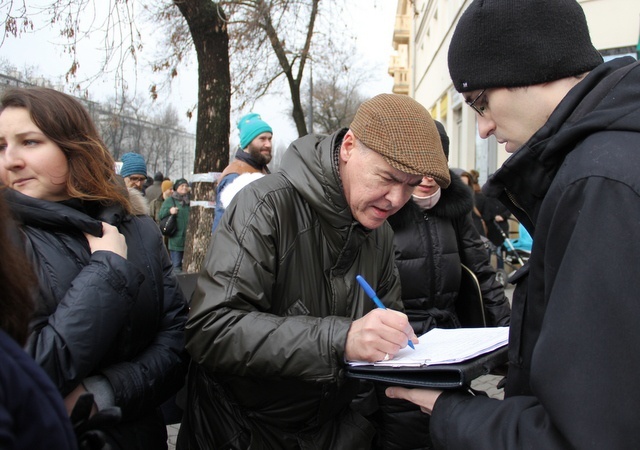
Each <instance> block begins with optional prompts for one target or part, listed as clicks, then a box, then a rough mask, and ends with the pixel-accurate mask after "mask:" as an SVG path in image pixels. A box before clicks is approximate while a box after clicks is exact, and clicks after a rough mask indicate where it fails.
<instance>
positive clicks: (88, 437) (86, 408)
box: [70, 392, 122, 450]
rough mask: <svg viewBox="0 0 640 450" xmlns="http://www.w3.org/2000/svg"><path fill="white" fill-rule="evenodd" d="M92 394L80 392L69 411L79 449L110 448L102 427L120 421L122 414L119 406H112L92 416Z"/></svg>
mask: <svg viewBox="0 0 640 450" xmlns="http://www.w3.org/2000/svg"><path fill="white" fill-rule="evenodd" d="M92 407H93V394H92V393H90V392H87V393H84V394H82V395H81V396H80V397H79V398H78V401H77V402H76V404H75V406H74V407H73V411H71V417H70V419H71V425H72V426H73V430H74V431H75V433H76V438H77V439H78V448H80V450H112V449H113V447H112V446H111V445H110V444H109V443H108V439H107V438H106V434H105V432H104V431H103V429H104V428H106V427H108V426H110V425H114V424H116V423H118V422H120V419H121V417H122V414H121V412H120V408H118V407H117V406H113V407H111V408H105V409H103V410H101V411H98V412H97V413H95V414H94V415H93V416H91V417H90V415H91V408H92Z"/></svg>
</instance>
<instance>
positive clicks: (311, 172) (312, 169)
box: [280, 128, 364, 232]
mask: <svg viewBox="0 0 640 450" xmlns="http://www.w3.org/2000/svg"><path fill="white" fill-rule="evenodd" d="M347 131H348V130H347V129H346V128H344V129H342V130H340V131H337V132H335V133H333V134H331V135H329V136H321V135H307V136H305V137H303V138H300V139H298V140H296V141H294V142H293V143H292V144H291V146H290V147H289V149H288V150H287V153H285V155H284V158H283V163H282V165H281V167H280V171H281V172H282V174H283V175H284V176H285V178H287V179H288V180H289V182H290V183H291V184H292V185H293V186H294V187H295V189H296V190H297V191H298V192H299V193H300V195H301V196H302V197H303V198H304V199H305V201H307V202H308V203H309V204H310V205H311V207H312V208H313V209H314V210H315V211H316V212H317V214H318V216H319V218H320V220H321V222H322V223H323V225H324V226H325V227H326V226H327V225H328V226H330V227H332V228H334V229H336V230H337V231H339V232H345V231H347V230H348V229H349V228H350V227H352V226H360V227H361V228H362V229H364V227H362V225H360V223H359V222H357V221H356V220H355V219H354V218H353V215H352V214H351V209H350V208H349V204H348V203H347V199H346V197H345V196H344V191H343V189H342V181H341V179H340V175H339V173H338V164H337V152H338V149H339V147H340V145H341V144H342V138H343V137H344V135H345V134H346V133H347Z"/></svg>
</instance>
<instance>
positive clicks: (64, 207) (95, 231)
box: [3, 188, 124, 236]
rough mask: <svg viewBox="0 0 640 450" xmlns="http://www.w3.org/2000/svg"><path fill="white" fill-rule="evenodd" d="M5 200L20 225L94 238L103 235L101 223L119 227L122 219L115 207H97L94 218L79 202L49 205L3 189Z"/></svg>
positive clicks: (122, 214) (119, 209)
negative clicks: (71, 230) (87, 234)
mask: <svg viewBox="0 0 640 450" xmlns="http://www.w3.org/2000/svg"><path fill="white" fill-rule="evenodd" d="M3 195H4V198H5V201H6V202H7V203H8V204H9V207H10V208H11V212H12V213H13V215H14V217H15V219H16V220H17V221H18V222H20V223H21V224H23V225H27V226H33V227H37V228H46V229H51V230H56V231H64V232H69V230H70V229H76V230H78V231H81V232H85V233H89V234H92V235H94V236H102V223H101V222H102V221H104V222H107V223H110V224H112V225H118V224H119V223H120V222H121V221H122V219H123V218H124V212H123V210H122V208H121V207H119V206H117V205H114V206H109V207H98V209H97V217H96V218H93V217H91V216H89V215H88V214H87V212H86V210H84V207H83V206H84V205H82V203H81V202H79V201H78V200H70V201H67V202H50V201H47V200H40V199H37V198H33V197H29V196H27V195H24V194H21V193H20V192H18V191H16V190H14V189H10V188H5V189H4V190H3Z"/></svg>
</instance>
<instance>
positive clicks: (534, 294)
mask: <svg viewBox="0 0 640 450" xmlns="http://www.w3.org/2000/svg"><path fill="white" fill-rule="evenodd" d="M639 170H640V63H639V62H635V61H634V60H633V59H632V58H619V59H615V60H613V61H610V62H607V63H604V64H602V65H600V66H598V67H597V68H596V69H594V70H593V71H591V73H590V74H589V75H587V76H586V77H585V78H584V80H582V81H581V82H580V83H578V84H577V85H576V86H575V87H574V88H573V89H572V90H571V91H570V92H569V93H568V94H567V96H566V97H565V98H564V99H563V100H562V102H561V103H560V104H559V105H558V107H557V108H556V110H555V111H554V112H553V113H552V115H551V116H550V118H549V120H548V121H547V123H546V124H545V125H544V126H543V127H542V128H541V129H540V130H538V132H537V133H536V134H534V136H533V137H532V138H531V139H530V140H529V142H527V143H526V144H524V146H523V147H521V148H520V149H518V151H517V152H516V153H514V154H513V155H512V156H511V157H510V158H509V159H508V160H507V161H506V162H505V163H504V165H503V166H502V168H500V169H499V170H498V171H497V172H496V173H495V174H494V176H493V177H492V178H491V179H490V180H489V182H488V184H487V185H486V186H485V192H486V193H487V195H491V196H499V197H500V200H501V201H502V202H503V203H505V204H506V205H508V206H509V209H510V210H511V211H512V212H513V213H514V215H515V216H516V217H517V218H518V220H519V221H520V222H521V223H522V224H523V225H525V227H526V228H527V230H528V231H529V232H530V234H531V235H532V236H533V248H532V250H531V256H530V258H529V261H528V266H526V267H525V268H524V270H522V269H521V272H520V273H519V274H517V275H516V276H519V277H520V278H519V279H518V280H517V286H516V290H515V292H514V298H513V306H512V314H511V328H510V335H509V376H508V377H507V385H506V388H505V399H504V400H503V401H500V400H495V399H489V398H481V397H476V398H473V399H471V398H469V397H468V396H464V395H461V394H459V393H452V392H451V393H445V394H443V395H442V396H440V397H439V398H438V400H437V401H436V403H435V406H434V409H433V415H432V417H431V434H432V436H433V437H434V442H435V443H436V445H437V447H438V448H447V449H454V450H455V449H469V448H474V449H492V450H499V449H516V448H541V449H542V448H544V449H567V448H576V449H604V448H606V449H631V448H640V428H639V427H638V424H639V423H640V408H639V407H638V405H640V391H639V390H638V389H637V384H638V373H640V352H638V351H636V350H635V349H637V348H638V347H639V346H640V327H638V318H639V317H640V300H639V295H640V294H639V293H640V277H639V276H637V272H638V267H639V263H638V261H639V258H640V177H638V171H639ZM514 281H515V280H514Z"/></svg>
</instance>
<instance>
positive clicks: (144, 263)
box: [0, 88, 187, 449]
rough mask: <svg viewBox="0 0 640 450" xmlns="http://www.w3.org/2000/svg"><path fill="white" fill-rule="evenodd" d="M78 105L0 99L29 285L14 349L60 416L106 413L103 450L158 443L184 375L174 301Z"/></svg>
mask: <svg viewBox="0 0 640 450" xmlns="http://www.w3.org/2000/svg"><path fill="white" fill-rule="evenodd" d="M114 167H115V163H114V160H113V157H112V156H111V155H110V154H109V152H108V150H107V148H106V146H105V145H104V143H103V142H102V140H101V138H100V136H99V134H98V131H97V130H96V127H95V125H94V123H93V121H92V120H91V118H90V116H89V115H88V113H87V111H86V109H85V108H84V107H83V106H82V105H81V104H80V103H79V102H78V101H77V100H75V99H74V98H73V97H71V96H68V95H66V94H63V93H60V92H57V91H55V90H52V89H46V88H30V89H12V90H8V91H6V92H5V93H4V95H3V96H2V100H1V101H0V179H1V180H2V182H3V184H5V185H6V186H7V189H5V190H4V197H5V200H6V201H7V202H8V204H9V207H10V208H11V211H12V212H13V214H14V216H15V217H16V219H17V221H18V222H19V226H20V230H21V232H22V233H21V241H22V242H23V245H24V250H25V252H26V253H27V256H28V258H29V260H30V262H31V265H32V267H33V270H34V271H35V274H36V278H37V281H38V283H37V289H35V290H36V292H37V293H36V295H35V311H34V313H33V315H32V318H31V321H30V329H29V337H28V340H27V344H26V348H27V350H28V352H29V353H30V354H31V356H32V357H33V358H34V359H35V360H36V362H37V363H38V364H39V365H40V366H41V367H42V368H43V369H44V370H45V372H46V373H47V374H48V375H49V377H50V378H51V379H52V380H53V382H54V384H55V385H56V387H57V388H58V390H59V391H60V393H61V394H62V396H63V397H64V399H65V404H66V406H67V410H68V411H71V410H72V409H73V407H74V406H75V404H76V401H77V400H78V398H79V397H80V396H81V395H82V394H83V393H85V392H90V393H91V394H93V398H94V404H93V409H92V411H93V412H94V413H95V412H97V411H100V410H103V409H106V408H111V407H114V406H115V407H118V408H120V410H121V412H122V420H121V421H120V422H119V423H117V424H113V425H109V426H107V427H106V428H105V430H104V432H105V434H106V436H107V438H108V441H109V444H110V445H112V447H114V448H123V449H124V448H126V449H129V448H131V449H147V448H148V449H162V448H167V443H166V427H165V424H164V422H163V419H162V415H161V413H160V408H159V407H160V405H161V404H162V402H163V401H165V400H166V399H168V398H169V397H170V396H171V395H173V394H174V393H175V392H176V390H177V389H179V387H180V386H181V384H182V382H183V380H184V364H183V359H182V357H183V340H184V337H183V333H184V324H185V321H186V317H187V307H186V302H185V299H184V296H183V295H182V293H181V291H180V289H179V286H178V284H177V281H176V278H175V276H174V275H173V274H172V267H171V262H170V261H169V258H168V255H167V252H166V250H165V248H164V246H163V243H162V236H161V234H160V232H159V230H158V227H157V225H156V224H155V223H154V221H153V219H151V217H149V216H146V215H142V214H140V213H141V211H139V210H138V209H137V207H136V203H135V202H134V201H132V200H135V197H131V199H130V197H129V194H128V192H127V190H126V189H125V188H123V186H122V184H121V182H119V181H118V179H117V175H116V174H115V171H114Z"/></svg>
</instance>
